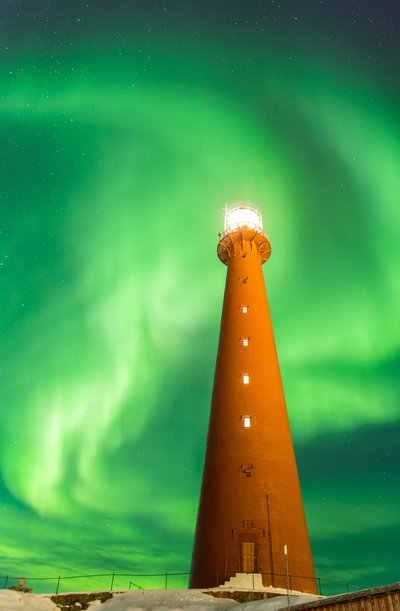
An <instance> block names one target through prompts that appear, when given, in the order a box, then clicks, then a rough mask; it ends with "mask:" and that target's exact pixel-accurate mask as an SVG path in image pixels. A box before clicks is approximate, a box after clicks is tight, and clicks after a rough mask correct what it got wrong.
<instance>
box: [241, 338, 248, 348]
mask: <svg viewBox="0 0 400 611" xmlns="http://www.w3.org/2000/svg"><path fill="white" fill-rule="evenodd" d="M248 345H249V338H248V337H244V338H243V339H242V346H248Z"/></svg>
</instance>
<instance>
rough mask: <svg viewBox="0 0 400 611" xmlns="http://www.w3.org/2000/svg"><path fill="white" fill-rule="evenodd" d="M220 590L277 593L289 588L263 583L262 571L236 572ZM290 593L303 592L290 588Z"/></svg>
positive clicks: (284, 592)
mask: <svg viewBox="0 0 400 611" xmlns="http://www.w3.org/2000/svg"><path fill="white" fill-rule="evenodd" d="M218 589H219V590H243V591H245V592H249V591H251V590H255V591H257V592H263V591H267V592H274V593H276V594H286V592H287V589H285V588H275V587H274V586H272V585H265V584H263V578H262V575H261V573H236V575H234V576H233V577H231V578H230V579H228V580H227V581H225V583H224V584H223V585H221V586H219V588H218ZM289 593H290V594H303V592H302V591H300V590H289Z"/></svg>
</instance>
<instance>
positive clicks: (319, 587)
mask: <svg viewBox="0 0 400 611" xmlns="http://www.w3.org/2000/svg"><path fill="white" fill-rule="evenodd" d="M318 594H319V595H320V596H321V595H322V588H321V577H318Z"/></svg>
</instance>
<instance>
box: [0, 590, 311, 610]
mask: <svg viewBox="0 0 400 611" xmlns="http://www.w3.org/2000/svg"><path fill="white" fill-rule="evenodd" d="M316 598H319V597H317V596H312V595H311V594H310V595H308V594H302V595H297V596H290V603H291V605H294V604H296V603H301V602H307V601H309V600H315V599H316ZM76 608H77V609H79V607H76ZM181 609H193V611H213V609H215V610H216V611H217V610H219V609H221V611H229V610H232V611H233V610H236V611H239V610H240V611H278V610H279V609H287V598H286V596H277V597H275V598H270V599H268V600H257V601H253V602H249V603H244V604H241V605H239V603H237V602H235V601H234V600H231V599H226V598H215V597H214V596H211V595H209V594H205V593H204V592H202V591H201V590H139V591H130V592H125V593H115V594H114V595H113V597H112V598H110V599H109V600H107V601H106V602H104V603H102V602H100V601H94V602H92V603H91V604H90V606H89V610H91V611H180V610H181ZM0 611H59V608H58V607H57V606H56V605H55V604H54V603H53V602H51V600H49V599H48V598H46V597H45V596H44V595H42V594H25V593H23V592H15V591H13V590H0Z"/></svg>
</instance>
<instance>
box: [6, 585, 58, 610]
mask: <svg viewBox="0 0 400 611" xmlns="http://www.w3.org/2000/svg"><path fill="white" fill-rule="evenodd" d="M0 609H1V611H60V610H59V609H58V607H56V605H55V604H54V603H52V602H51V600H48V599H46V598H44V597H43V596H41V595H40V594H25V593H24V592H15V591H14V590H0Z"/></svg>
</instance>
